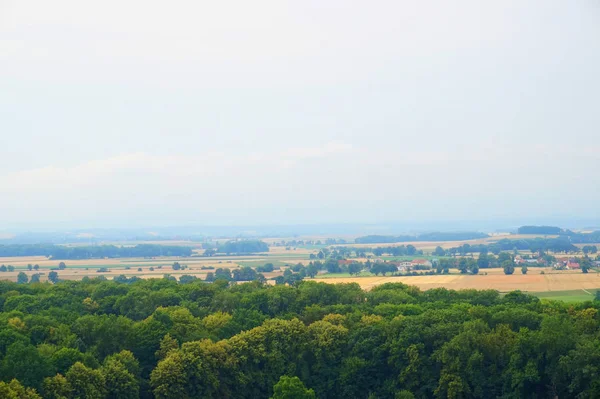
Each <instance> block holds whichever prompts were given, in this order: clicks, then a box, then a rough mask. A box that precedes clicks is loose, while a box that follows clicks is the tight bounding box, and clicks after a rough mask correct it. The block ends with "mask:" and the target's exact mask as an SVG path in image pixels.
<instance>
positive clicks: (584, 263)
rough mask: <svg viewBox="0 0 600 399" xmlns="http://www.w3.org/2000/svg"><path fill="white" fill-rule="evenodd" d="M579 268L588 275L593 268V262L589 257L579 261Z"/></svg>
mask: <svg viewBox="0 0 600 399" xmlns="http://www.w3.org/2000/svg"><path fill="white" fill-rule="evenodd" d="M579 267H581V271H582V272H583V273H587V272H588V271H589V270H590V269H591V268H592V261H591V260H590V258H588V257H587V256H584V257H583V258H581V259H579Z"/></svg>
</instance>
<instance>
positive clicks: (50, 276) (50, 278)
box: [48, 271, 58, 284]
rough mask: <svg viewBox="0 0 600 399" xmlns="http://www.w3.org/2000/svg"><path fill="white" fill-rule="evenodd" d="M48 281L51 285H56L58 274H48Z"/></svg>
mask: <svg viewBox="0 0 600 399" xmlns="http://www.w3.org/2000/svg"><path fill="white" fill-rule="evenodd" d="M48 281H50V282H51V283H52V284H56V283H58V273H57V272H55V271H51V272H50V273H48Z"/></svg>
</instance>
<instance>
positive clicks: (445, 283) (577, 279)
mask: <svg viewBox="0 0 600 399" xmlns="http://www.w3.org/2000/svg"><path fill="white" fill-rule="evenodd" d="M490 270H493V269H490ZM314 281H322V282H327V283H358V284H359V285H360V286H361V288H363V289H367V290H368V289H371V288H373V287H375V286H377V285H381V284H385V283H395V282H400V283H404V284H408V285H414V286H417V287H419V288H421V289H423V290H428V289H432V288H440V287H444V288H448V289H453V290H462V289H477V290H485V289H493V290H498V291H500V292H508V291H514V290H521V291H527V292H532V293H541V292H559V291H573V290H578V291H579V293H580V294H584V292H583V291H582V290H588V291H590V294H589V295H593V292H594V291H595V290H597V289H600V274H598V273H589V274H583V273H581V272H572V273H552V274H549V273H546V274H539V272H538V273H534V272H530V274H526V275H522V274H513V275H508V276H507V275H505V274H503V273H502V274H499V273H495V272H491V273H490V272H489V273H488V274H487V275H481V274H480V275H477V276H473V275H461V274H449V275H435V276H407V277H404V276H402V277H395V276H391V277H390V276H387V277H383V276H379V277H376V276H370V277H339V278H336V277H333V276H332V277H328V278H322V277H318V278H315V279H314Z"/></svg>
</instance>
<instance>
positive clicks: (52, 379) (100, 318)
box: [0, 278, 600, 399]
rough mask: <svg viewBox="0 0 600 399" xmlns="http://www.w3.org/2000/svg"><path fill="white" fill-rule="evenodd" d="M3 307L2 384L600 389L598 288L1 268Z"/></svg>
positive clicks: (90, 391) (66, 388) (218, 391)
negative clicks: (149, 276) (560, 291)
mask: <svg viewBox="0 0 600 399" xmlns="http://www.w3.org/2000/svg"><path fill="white" fill-rule="evenodd" d="M0 306H1V310H2V312H1V313H0V376H1V379H2V380H3V381H4V382H2V383H0V397H7V398H37V397H39V396H37V395H40V396H43V397H44V398H137V397H143V398H151V397H156V398H269V397H275V398H284V397H288V398H289V397H294V398H304V397H306V398H314V397H317V398H365V399H366V398H413V397H414V398H432V397H437V398H549V397H560V398H568V397H573V398H575V397H577V398H597V397H600V328H599V327H600V320H599V317H598V308H600V302H587V303H581V304H565V303H562V302H540V300H538V299H537V298H535V297H532V296H528V295H524V294H521V293H519V292H513V293H509V294H507V295H500V294H499V293H498V292H496V291H460V292H457V291H449V290H446V289H433V290H429V291H425V292H422V291H420V290H419V289H417V288H415V287H409V286H406V285H403V284H385V285H381V286H378V287H376V288H374V289H372V290H371V291H370V292H365V291H363V290H361V289H360V288H359V286H358V285H356V284H345V285H331V284H324V283H315V282H310V281H303V282H298V283H296V284H293V285H291V286H289V285H277V286H269V285H264V284H261V283H259V282H250V283H244V284H235V283H228V282H227V281H224V280H217V281H215V282H214V283H206V282H201V281H198V280H193V281H191V282H189V283H185V284H182V283H178V282H176V281H173V280H172V279H168V278H166V279H154V280H137V281H135V282H132V283H119V282H114V281H102V280H101V279H92V280H89V279H86V280H85V281H82V282H75V281H66V282H60V283H58V284H55V285H51V284H39V283H38V284H15V283H10V282H2V283H0ZM282 377H283V378H282ZM295 377H297V378H295ZM29 388H31V389H29ZM33 390H35V392H34V391H33ZM36 392H37V393H36Z"/></svg>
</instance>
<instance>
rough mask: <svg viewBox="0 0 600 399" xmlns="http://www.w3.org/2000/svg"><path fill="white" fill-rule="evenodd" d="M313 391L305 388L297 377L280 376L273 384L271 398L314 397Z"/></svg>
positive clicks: (294, 398)
mask: <svg viewBox="0 0 600 399" xmlns="http://www.w3.org/2000/svg"><path fill="white" fill-rule="evenodd" d="M315 398H316V396H315V391H313V390H312V389H307V388H306V386H304V384H303V383H302V381H300V378H298V377H288V376H285V375H284V376H282V377H281V378H280V379H279V382H278V383H277V384H275V385H274V386H273V396H272V397H271V399H315Z"/></svg>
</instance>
